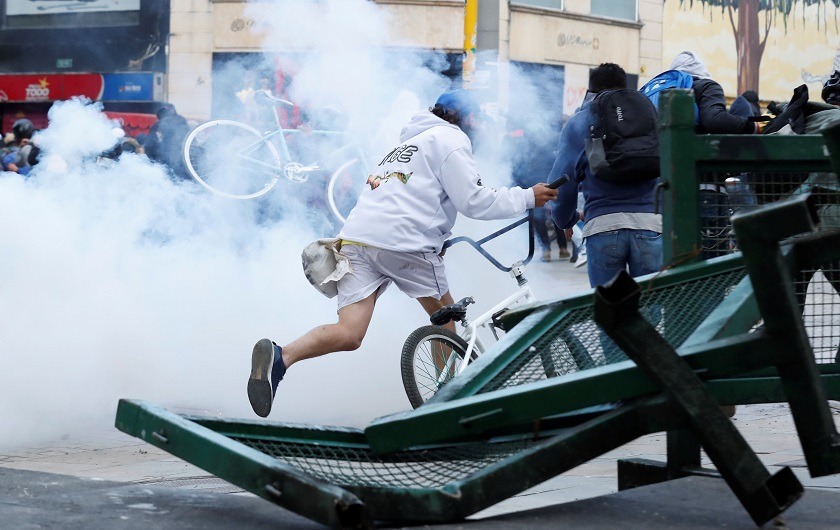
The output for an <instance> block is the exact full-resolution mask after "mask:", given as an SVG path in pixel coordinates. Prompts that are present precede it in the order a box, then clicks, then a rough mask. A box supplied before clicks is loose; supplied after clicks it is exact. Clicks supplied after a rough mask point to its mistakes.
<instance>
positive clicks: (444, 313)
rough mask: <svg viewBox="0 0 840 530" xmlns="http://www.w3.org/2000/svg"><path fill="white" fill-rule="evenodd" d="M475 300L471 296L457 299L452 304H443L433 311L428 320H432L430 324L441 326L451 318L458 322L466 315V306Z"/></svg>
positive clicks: (450, 320)
mask: <svg viewBox="0 0 840 530" xmlns="http://www.w3.org/2000/svg"><path fill="white" fill-rule="evenodd" d="M474 303H475V300H473V298H472V297H471V296H468V297H466V298H463V299H461V300H458V301H457V302H455V303H454V304H449V305H447V306H443V307H441V308H440V309H438V310H437V311H435V312H434V313H432V316H431V317H429V320H431V321H432V324H434V325H435V326H442V325H444V324H447V323H449V322H452V321H453V320H454V321H456V322H460V321H462V320H463V319H464V317H465V316H467V306H468V305H470V304H474Z"/></svg>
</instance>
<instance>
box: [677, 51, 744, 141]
mask: <svg viewBox="0 0 840 530" xmlns="http://www.w3.org/2000/svg"><path fill="white" fill-rule="evenodd" d="M668 69H669V70H679V71H681V72H686V73H688V74H691V77H693V78H694V84H693V86H692V89H693V90H694V101H695V102H697V109H698V114H699V116H698V123H697V127H696V131H697V133H698V134H752V133H756V132H758V125H757V124H756V123H755V122H752V121H750V120H748V119H747V118H742V117H741V116H735V115H734V114H730V113H729V112H728V111H727V110H726V96H724V94H723V88H722V87H721V86H720V83H718V82H717V81H715V80H714V79H712V76H711V74H710V73H709V71H708V70H707V69H706V65H705V64H703V62H702V61H701V60H700V59H698V58H697V57H696V56H695V55H694V54H693V53H692V52H687V51H686V52H680V53H679V54H677V56H676V57H674V60H673V61H671V66H670V67H669V68H668Z"/></svg>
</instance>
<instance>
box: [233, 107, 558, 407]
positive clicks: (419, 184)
mask: <svg viewBox="0 0 840 530" xmlns="http://www.w3.org/2000/svg"><path fill="white" fill-rule="evenodd" d="M479 112H480V108H479V106H478V103H477V102H476V101H475V99H474V98H473V96H472V94H471V93H469V92H468V91H466V90H453V91H449V92H446V93H444V94H442V95H441V96H440V97H439V98H438V100H437V102H436V103H435V106H434V107H433V108H431V109H429V111H423V112H419V113H417V114H415V115H414V116H413V117H412V118H411V121H410V122H409V123H408V124H407V125H406V126H405V127H404V128H403V130H402V133H401V134H400V144H399V145H398V146H396V147H395V148H394V149H393V150H391V152H389V153H388V154H386V155H385V156H384V157H383V158H382V160H381V161H380V162H379V163H378V165H377V166H376V168H375V169H374V170H373V172H372V173H371V175H370V176H369V177H368V184H369V188H366V189H365V191H364V192H363V193H362V194H361V196H360V197H359V200H358V202H357V203H356V206H355V207H354V208H353V211H351V212H350V215H349V216H348V217H347V221H346V222H345V223H344V227H343V228H342V229H341V232H340V233H339V235H338V238H340V239H341V243H342V245H341V253H342V254H343V255H345V256H346V257H347V258H348V259H349V261H350V264H351V269H352V270H351V271H350V272H348V273H347V274H346V275H345V276H343V277H342V278H341V279H340V280H339V281H338V322H337V323H335V324H327V325H323V326H318V327H316V328H314V329H312V330H311V331H309V332H308V333H306V334H305V335H303V336H302V337H300V338H298V339H297V340H294V341H292V342H290V343H288V344H286V345H285V346H282V347H281V346H278V345H277V344H275V343H274V342H273V341H271V340H269V339H262V340H260V341H258V342H257V344H256V345H255V346H254V349H253V352H252V355H251V374H250V377H249V379H248V399H249V401H250V402H251V406H252V407H253V409H254V412H255V413H257V415H259V416H262V417H266V416H268V414H269V412H271V405H272V402H273V401H274V394H275V392H276V390H277V385H278V383H279V382H280V381H281V380H282V379H283V376H284V375H285V373H286V370H287V369H288V368H290V367H291V366H292V365H293V364H294V363H296V362H298V361H302V360H304V359H310V358H313V357H318V356H321V355H324V354H327V353H332V352H336V351H352V350H356V349H358V348H359V346H361V344H362V339H364V337H365V334H366V333H367V329H368V325H369V324H370V320H371V317H372V316H373V309H374V306H375V304H376V299H377V297H378V296H379V295H381V294H382V293H383V292H384V291H385V289H386V288H387V287H388V286H389V285H390V284H391V283H392V282H393V283H394V284H396V285H397V287H398V288H399V289H400V290H401V291H403V292H404V293H405V294H406V295H408V296H410V297H412V298H415V299H417V301H418V302H420V305H421V306H422V307H423V309H424V310H425V311H426V312H427V313H428V314H429V315H431V314H432V313H434V312H435V311H437V310H438V309H440V308H441V307H443V306H445V305H448V304H452V303H454V300H453V298H452V295H450V294H449V287H448V284H447V281H446V274H445V270H444V266H443V258H442V257H441V255H440V253H441V251H442V249H443V243H444V242H445V241H446V240H447V239H448V238H449V237H450V236H451V235H452V232H451V230H452V226H453V225H454V224H455V218H456V216H457V215H458V212H460V213H462V214H464V215H466V216H467V217H471V218H473V219H487V220H489V219H505V218H510V217H516V216H518V215H521V214H523V213H524V212H525V211H526V210H528V209H530V208H534V207H535V206H537V207H539V206H543V205H544V204H545V203H546V202H548V201H549V200H552V199H554V198H556V196H557V191H556V190H553V189H550V188H548V187H547V186H546V185H545V184H536V185H534V186H533V187H531V188H528V189H522V188H519V187H513V188H500V189H494V188H488V187H485V186H482V184H481V179H480V178H479V175H478V170H477V168H476V164H475V160H474V159H473V154H472V143H471V141H470V136H469V135H470V134H471V133H472V132H473V130H474V126H475V118H476V116H477V115H478V114H479Z"/></svg>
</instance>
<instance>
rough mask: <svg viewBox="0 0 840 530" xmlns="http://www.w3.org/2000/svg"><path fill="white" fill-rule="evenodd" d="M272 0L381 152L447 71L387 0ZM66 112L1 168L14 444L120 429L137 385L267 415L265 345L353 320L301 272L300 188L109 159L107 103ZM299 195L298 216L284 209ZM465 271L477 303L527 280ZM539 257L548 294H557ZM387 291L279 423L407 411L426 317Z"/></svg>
mask: <svg viewBox="0 0 840 530" xmlns="http://www.w3.org/2000/svg"><path fill="white" fill-rule="evenodd" d="M271 7H272V8H271V10H269V11H267V12H265V11H262V12H261V14H260V17H261V18H260V19H259V20H262V21H263V22H264V24H265V28H266V33H265V35H266V49H267V50H272V49H278V48H284V47H286V46H287V44H289V43H291V44H293V45H295V47H296V48H301V47H303V48H307V49H309V50H310V53H309V54H308V55H307V60H306V61H305V62H301V63H300V69H299V70H298V71H297V72H296V77H295V85H294V86H295V88H294V90H295V93H294V94H293V95H294V97H295V98H296V99H298V100H300V101H306V102H307V103H309V104H312V105H335V106H337V107H340V108H341V109H342V110H343V111H344V112H346V113H348V117H349V121H348V123H349V127H350V128H351V129H352V130H353V131H354V134H356V135H357V136H358V137H359V138H360V139H361V138H364V139H365V140H367V142H368V143H369V144H370V146H369V147H371V149H372V152H374V153H383V152H387V151H388V150H390V148H391V147H392V144H394V143H395V142H396V139H397V137H398V133H399V129H400V127H401V126H402V125H403V124H404V122H405V121H406V120H407V119H408V117H409V116H410V115H411V114H412V113H413V112H416V111H417V110H419V109H420V108H423V107H428V106H429V105H430V104H431V103H432V102H433V101H434V99H435V98H436V97H437V95H438V94H439V93H440V92H441V91H442V90H444V89H445V88H446V87H447V86H448V83H449V81H448V80H447V79H445V78H444V77H442V76H441V75H440V74H439V73H438V71H436V70H435V68H436V66H435V63H434V61H431V62H430V61H429V58H428V56H425V57H424V55H423V54H420V53H415V52H412V51H409V50H406V51H405V52H395V51H394V50H393V48H391V49H390V52H387V53H386V52H385V49H384V47H383V45H384V44H385V42H384V41H383V40H382V39H383V38H384V36H385V35H387V34H388V32H387V31H386V29H387V27H388V20H387V18H386V17H385V16H384V15H383V12H382V10H381V9H380V8H379V7H378V6H376V5H375V4H373V3H371V2H367V1H363V0H335V1H320V2H314V1H300V0H295V1H293V2H282V1H281V2H274V3H272V4H271ZM254 9H259V7H258V6H256V5H255V6H254ZM281 39H286V40H281ZM429 65H431V67H430V66H429ZM557 105H558V106H560V107H562V105H561V102H559V101H558V102H557ZM49 120H50V122H49V127H48V128H47V129H46V130H44V131H40V132H39V133H37V136H36V139H37V140H36V141H37V142H38V143H39V145H40V147H41V149H42V158H41V163H40V164H39V165H37V166H35V167H34V168H33V171H32V174H31V176H30V177H29V178H28V179H24V178H22V177H20V176H18V175H16V174H12V173H3V174H0V222H1V223H2V226H3V227H4V228H3V230H0V255H2V256H3V259H2V260H0V278H2V281H3V288H2V290H0V318H2V322H1V323H0V344H2V349H0V366H2V369H0V389H2V395H3V396H4V399H2V401H0V427H1V428H2V432H3V434H2V436H0V448H8V447H15V446H20V445H23V444H26V443H31V442H34V441H38V440H46V439H50V438H51V437H55V436H59V435H62V434H66V433H72V432H77V431H81V430H85V429H90V428H92V427H93V428H102V429H105V428H110V425H112V424H113V415H114V411H115V408H116V404H117V400H118V399H119V398H137V399H144V400H148V401H150V402H154V403H159V404H162V405H164V406H168V407H172V408H175V409H190V410H191V411H193V412H200V413H203V412H207V413H212V414H224V415H229V416H234V417H247V418H252V417H254V416H253V412H252V411H251V409H250V406H249V404H248V401H247V397H246V394H245V383H246V380H247V377H248V373H249V368H250V350H251V347H252V346H253V344H254V342H256V341H257V340H258V339H260V338H262V337H271V338H272V339H275V340H276V341H277V342H278V343H280V344H283V343H284V342H287V341H290V340H292V339H293V338H296V337H298V336H299V335H301V334H302V333H303V332H305V331H307V330H309V329H311V328H312V327H314V326H316V325H319V324H322V323H325V322H331V321H334V318H335V302H334V300H328V299H326V298H324V297H322V296H321V295H319V294H317V293H316V291H315V290H314V289H313V288H312V287H311V286H310V285H308V283H307V281H306V279H305V278H304V276H303V274H302V271H301V266H300V251H301V249H302V248H303V247H304V246H305V245H306V244H307V243H309V242H310V241H312V240H313V239H316V238H318V237H322V236H323V234H321V233H319V230H320V228H319V227H315V226H312V225H311V224H310V223H308V222H305V221H301V220H300V218H299V217H296V216H295V215H294V213H295V212H298V213H303V211H304V210H305V208H303V207H302V206H295V204H296V203H295V201H294V198H295V194H296V193H297V192H296V189H295V188H294V187H293V186H296V185H297V186H300V184H289V185H285V186H278V189H277V190H274V191H272V192H271V193H269V195H268V196H266V198H265V199H264V200H255V201H233V200H229V199H226V198H223V197H218V196H215V195H213V194H211V193H209V192H207V190H205V189H204V188H202V187H200V186H198V185H197V184H195V183H194V182H191V181H173V180H172V179H171V178H170V177H169V176H168V175H167V173H166V171H165V170H164V168H163V167H162V166H160V165H157V164H154V163H151V162H150V161H149V160H148V159H147V158H145V157H144V156H142V155H135V154H124V155H122V156H121V157H120V158H119V159H117V160H115V161H110V160H98V158H97V154H98V153H101V152H103V151H105V150H107V149H108V148H110V147H111V146H113V145H114V144H115V142H116V140H117V139H116V137H115V136H114V134H113V129H114V127H115V124H114V123H113V122H111V121H109V120H108V119H107V118H106V117H104V115H103V114H102V113H101V109H100V107H99V106H98V105H97V104H90V103H88V102H85V101H82V100H72V101H67V102H60V103H56V104H55V105H54V106H53V107H52V109H51V111H50V115H49ZM484 167H490V168H494V169H496V168H497V170H496V175H495V176H493V177H492V181H491V183H492V184H495V185H507V184H508V182H507V176H506V175H505V171H504V167H505V165H504V161H501V160H498V159H494V160H492V161H489V162H486V163H485V166H484ZM231 170H232V171H235V167H233V168H232V169H231ZM488 173H489V171H488ZM487 178H490V177H489V176H488V177H487ZM281 205H282V206H283V208H284V209H283V212H284V213H283V216H272V215H270V214H269V215H266V212H269V213H270V212H271V211H272V210H273V209H274V208H278V207H279V206H281ZM507 223H508V222H504V221H500V222H481V223H479V222H474V221H469V220H466V219H462V220H461V221H459V224H458V226H456V229H455V232H456V234H464V235H472V236H474V237H476V238H478V237H482V236H484V235H486V234H488V233H490V232H492V231H493V230H496V229H497V228H499V227H500V226H503V225H505V224H507ZM525 249H526V246H525V238H524V234H523V233H522V231H521V230H520V231H518V232H516V233H514V234H511V235H509V236H507V237H506V238H505V239H504V240H503V241H502V242H500V243H499V244H498V245H496V244H494V245H492V246H491V247H490V250H491V251H492V252H500V253H501V257H500V259H501V260H502V261H503V262H505V261H507V262H508V263H509V262H512V261H514V259H516V257H522V256H524V254H525V252H526V251H525ZM447 271H448V275H449V280H450V285H451V288H452V292H453V295H454V296H455V297H456V299H457V298H459V297H462V296H466V295H472V296H475V297H476V299H477V301H478V310H479V311H480V310H482V309H484V308H487V307H489V306H491V305H492V304H493V303H495V301H496V300H499V299H501V298H502V296H503V295H506V294H508V293H510V292H511V291H513V290H514V289H515V284H514V282H513V280H510V281H509V282H508V281H507V280H502V279H500V278H501V276H502V274H503V273H501V272H499V271H497V270H496V269H494V268H493V267H492V266H490V265H489V264H488V263H487V262H486V261H485V260H484V259H483V258H481V257H480V256H478V255H477V254H476V253H475V252H474V251H472V250H471V249H467V248H463V249H452V250H451V251H450V252H449V254H448V256H447ZM529 272H530V274H529V275H530V277H531V279H532V282H533V285H534V288H535V290H536V291H537V292H538V296H540V297H549V296H550V295H551V294H552V293H553V292H556V289H555V287H556V286H552V285H551V284H550V281H551V280H550V278H549V279H545V278H541V277H540V273H539V271H538V270H537V267H532V269H531V270H530V271H529ZM541 281H544V283H543V284H540V282H541ZM378 306H379V307H378V309H377V311H376V312H375V314H374V318H373V322H372V324H371V327H370V331H369V334H368V337H367V339H366V340H365V343H364V344H363V346H362V348H361V349H360V350H358V351H356V352H348V353H335V354H331V355H328V356H325V357H322V358H319V359H314V360H310V361H307V362H303V363H300V364H298V365H296V366H295V367H294V368H293V369H292V370H290V372H289V374H288V376H287V379H286V381H284V382H283V383H282V384H281V386H280V389H279V391H278V396H277V400H276V404H275V410H274V411H273V412H272V415H271V418H270V419H272V420H276V421H293V422H306V423H312V424H339V425H355V426H361V425H364V424H366V423H367V422H368V421H369V420H371V419H372V418H374V417H377V416H380V415H383V414H386V413H390V412H395V411H398V410H404V409H406V408H408V407H409V404H408V400H407V399H406V397H405V394H404V392H403V389H402V382H401V380H400V375H399V368H398V366H399V353H400V351H401V348H402V344H403V342H404V340H405V338H406V337H407V336H408V334H409V333H410V332H411V331H412V330H413V329H415V328H416V327H418V326H420V325H423V324H425V323H426V322H427V319H426V316H425V314H424V313H423V311H422V309H421V308H420V307H419V305H418V304H417V303H416V302H414V301H413V300H410V299H408V298H407V297H405V295H403V294H402V293H400V292H399V291H398V290H397V289H395V288H392V289H389V290H388V292H386V293H385V295H384V296H383V297H382V298H381V299H380V300H379V302H378Z"/></svg>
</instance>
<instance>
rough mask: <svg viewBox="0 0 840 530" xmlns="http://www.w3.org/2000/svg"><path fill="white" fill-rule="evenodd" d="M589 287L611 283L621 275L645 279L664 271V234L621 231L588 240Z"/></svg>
mask: <svg viewBox="0 0 840 530" xmlns="http://www.w3.org/2000/svg"><path fill="white" fill-rule="evenodd" d="M586 256H587V264H586V269H587V271H588V272H589V285H590V286H591V287H596V286H598V285H604V284H605V283H607V282H609V281H610V280H612V279H613V278H615V275H616V274H618V273H619V271H622V270H627V271H628V272H629V273H630V276H632V277H634V278H635V277H636V276H643V275H645V274H652V273H654V272H659V271H660V270H661V269H662V234H659V233H656V232H652V231H650V230H630V229H621V230H613V231H611V232H601V233H600V234H595V235H593V236H589V237H587V238H586Z"/></svg>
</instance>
